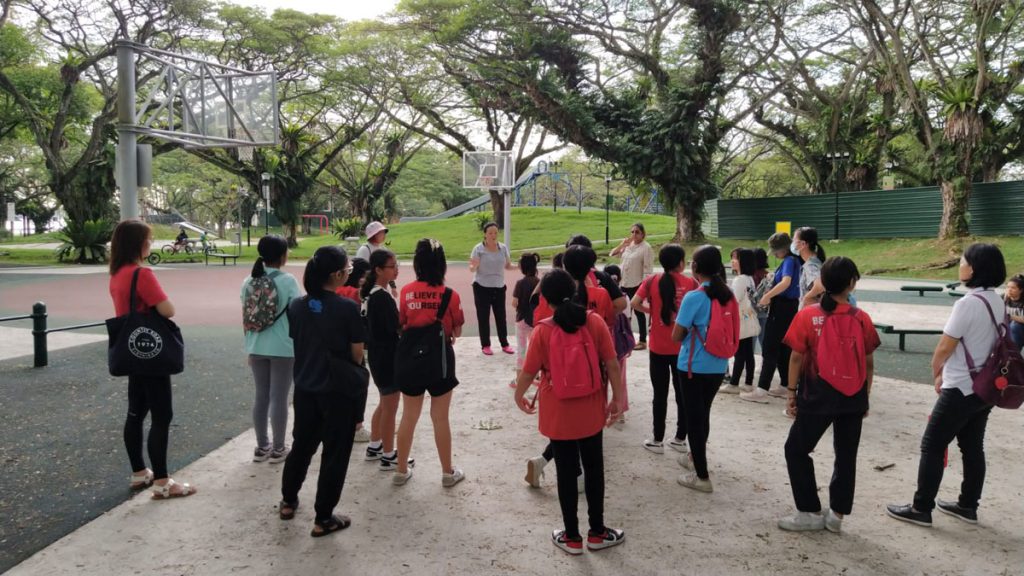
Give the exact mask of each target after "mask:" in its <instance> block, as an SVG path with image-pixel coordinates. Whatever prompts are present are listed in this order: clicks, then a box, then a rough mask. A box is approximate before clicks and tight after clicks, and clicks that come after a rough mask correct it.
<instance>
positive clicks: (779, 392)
mask: <svg viewBox="0 0 1024 576" xmlns="http://www.w3.org/2000/svg"><path fill="white" fill-rule="evenodd" d="M768 395H769V396H774V397H776V398H786V397H788V396H789V390H787V389H786V387H785V386H772V387H771V390H768Z"/></svg>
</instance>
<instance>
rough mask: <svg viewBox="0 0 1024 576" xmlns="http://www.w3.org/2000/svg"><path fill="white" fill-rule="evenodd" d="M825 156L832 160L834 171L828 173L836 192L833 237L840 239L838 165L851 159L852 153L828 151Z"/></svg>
mask: <svg viewBox="0 0 1024 576" xmlns="http://www.w3.org/2000/svg"><path fill="white" fill-rule="evenodd" d="M825 158H827V159H828V160H831V161H832V171H831V172H830V173H829V175H828V176H829V180H831V181H832V188H833V189H834V192H835V209H834V213H833V215H834V217H835V222H834V223H833V224H832V226H833V228H832V233H833V234H832V235H833V238H835V239H836V240H839V186H838V185H837V184H836V165H837V164H839V163H840V162H845V161H846V160H849V158H850V153H849V152H828V153H826V154H825Z"/></svg>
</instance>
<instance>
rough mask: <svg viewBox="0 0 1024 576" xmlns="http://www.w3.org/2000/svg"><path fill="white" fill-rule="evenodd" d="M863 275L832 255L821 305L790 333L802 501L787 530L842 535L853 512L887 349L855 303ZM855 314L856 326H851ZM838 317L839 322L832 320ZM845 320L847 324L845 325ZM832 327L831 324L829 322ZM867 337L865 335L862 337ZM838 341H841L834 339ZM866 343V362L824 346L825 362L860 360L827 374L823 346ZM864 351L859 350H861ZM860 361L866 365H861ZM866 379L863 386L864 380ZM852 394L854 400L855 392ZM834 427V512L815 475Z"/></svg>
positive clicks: (792, 432)
mask: <svg viewBox="0 0 1024 576" xmlns="http://www.w3.org/2000/svg"><path fill="white" fill-rule="evenodd" d="M859 278H860V273H859V272H858V271H857V265H856V264H854V262H853V260H850V259H849V258H845V257H842V256H838V257H833V258H829V259H828V260H827V261H826V262H825V264H824V265H823V266H822V267H821V281H822V284H823V285H824V287H825V295H824V297H823V298H822V299H821V304H820V305H818V304H815V305H811V306H807V307H806V308H804V309H802V310H800V311H799V312H797V315H796V317H795V318H793V322H792V324H790V327H789V330H788V331H787V332H786V337H785V340H784V342H785V344H786V345H787V346H789V347H790V348H792V350H793V354H792V356H790V359H789V382H788V388H789V401H788V404H789V410H790V411H791V412H794V411H795V413H796V420H795V421H794V422H793V426H792V427H791V428H790V429H789V438H788V439H787V440H786V467H787V468H788V469H789V483H790V486H792V488H793V499H794V500H795V501H796V509H797V512H796V514H795V515H793V516H788V517H786V518H782V519H780V520H779V528H781V529H783V530H790V531H805V530H821V529H823V528H824V529H828V530H829V531H831V532H839V531H840V527H841V525H842V522H843V517H844V516H845V515H847V514H849V513H850V510H851V509H852V508H853V491H854V482H855V479H856V474H857V448H858V446H859V445H860V432H861V425H862V423H863V421H864V417H865V416H867V413H868V395H869V394H870V393H871V381H872V379H873V376H874V358H873V354H872V353H873V352H874V350H875V348H878V345H879V344H880V342H879V339H878V332H877V331H875V327H874V324H872V322H871V317H870V316H868V315H867V313H866V312H864V311H863V310H860V309H858V308H852V309H851V307H850V304H849V300H848V298H849V295H850V292H852V291H853V289H854V288H855V287H856V285H857V280H858V279H859ZM850 314H852V315H853V319H854V320H855V321H856V322H850V321H849V318H848V317H847V318H842V317H841V316H848V315H850ZM830 317H832V318H830ZM840 320H844V322H842V323H840ZM826 322H830V324H829V326H828V327H826V326H825V323H826ZM840 329H843V330H850V329H852V330H853V333H850V332H848V331H847V332H839V333H836V332H833V330H840ZM825 330H827V333H826V334H827V335H828V336H827V338H825V339H822V332H823V331H825ZM857 332H859V334H858V333H857ZM833 336H834V337H833ZM858 340H859V341H860V342H861V343H862V344H863V357H862V358H857V354H856V353H854V354H841V353H839V352H838V350H837V351H836V353H835V355H834V356H833V354H832V352H831V350H826V349H822V350H821V351H820V353H822V354H824V353H828V355H826V356H825V357H826V358H828V357H830V356H831V357H833V358H842V359H843V360H852V361H853V362H850V363H846V365H845V369H846V370H847V371H848V372H849V373H848V374H847V373H844V372H842V369H844V366H843V365H842V364H839V363H838V362H839V360H835V361H836V362H837V364H836V365H835V366H833V367H832V370H830V371H828V372H829V373H827V374H826V373H825V372H826V370H825V369H822V370H819V368H820V367H819V366H818V362H817V358H819V347H821V346H827V343H826V342H827V341H832V342H842V343H843V346H842V348H843V349H847V350H849V348H848V346H847V344H848V343H851V342H856V341H858ZM853 348H854V349H856V348H857V346H856V345H854V347H853ZM857 362H860V363H861V364H860V366H859V367H858V366H857V365H856V364H857ZM851 374H854V381H853V382H854V383H855V384H856V383H859V384H860V387H859V389H858V388H855V387H849V388H845V387H844V390H845V391H844V392H840V390H839V389H837V388H836V387H835V386H834V385H833V384H831V383H830V381H832V382H835V384H836V385H837V386H839V385H841V383H842V381H843V380H844V379H845V380H847V381H848V380H849V378H850V375H851ZM861 374H863V375H865V376H866V377H865V379H864V380H863V381H861V380H860V379H859V378H858V376H860V375H861ZM851 393H852V395H849V394H851ZM829 426H831V427H832V436H833V444H834V446H835V464H834V465H833V471H832V482H831V483H830V484H829V510H828V512H827V513H825V514H822V513H821V501H820V500H819V499H818V485H817V483H816V482H815V476H814V461H813V460H812V459H811V452H813V451H814V448H815V446H817V445H818V441H819V440H820V439H821V437H822V435H823V434H824V433H825V431H826V430H827V429H828V428H829Z"/></svg>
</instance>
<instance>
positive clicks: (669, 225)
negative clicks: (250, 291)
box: [0, 208, 1024, 281]
mask: <svg viewBox="0 0 1024 576" xmlns="http://www.w3.org/2000/svg"><path fill="white" fill-rule="evenodd" d="M637 221H639V222H643V223H644V226H645V227H646V228H647V234H648V240H649V241H650V242H651V244H652V245H653V246H654V247H655V250H657V248H658V247H659V246H660V245H661V244H662V243H664V242H667V241H668V240H669V239H671V237H672V235H673V234H674V233H675V219H674V218H673V217H671V216H655V215H647V214H634V213H628V212H612V213H611V214H610V240H611V242H610V244H611V246H614V245H616V244H618V242H619V241H620V240H621V239H622V238H623V237H624V236H625V235H626V233H627V232H628V231H629V228H630V226H631V225H632V224H633V223H634V222H637ZM389 230H390V231H389V233H388V241H389V244H390V248H391V250H393V251H394V252H395V253H396V254H398V255H399V256H400V257H402V258H409V257H411V256H412V252H413V250H414V249H415V246H416V242H417V241H418V240H419V239H420V238H435V239H437V240H439V241H441V243H442V244H443V245H444V247H445V253H446V254H447V256H448V259H449V260H452V261H464V260H466V259H468V257H469V252H470V250H472V249H473V246H474V245H476V243H477V242H479V241H480V240H481V238H482V233H481V232H480V230H479V228H478V227H477V223H476V218H475V216H474V215H472V214H468V215H464V216H459V217H457V218H449V219H446V220H437V221H430V222H409V223H406V224H392V225H389ZM271 232H274V233H281V231H280V230H274V229H272V230H271ZM176 234H177V229H176V228H174V227H169V226H159V227H156V228H155V229H154V236H155V237H156V238H157V240H156V241H155V242H154V244H156V245H157V246H160V245H162V244H163V243H166V242H165V239H169V238H173V237H174V235H176ZM251 234H252V246H248V247H247V246H245V245H244V244H245V234H244V232H243V234H242V242H243V246H242V255H243V256H242V258H241V260H242V261H245V260H249V261H252V260H254V259H255V258H256V242H257V240H258V239H259V237H260V236H262V234H263V230H262V228H254V229H252V231H251ZM572 234H586V235H587V236H588V237H590V239H591V240H592V241H594V247H595V249H597V251H598V254H599V255H600V254H607V252H608V251H609V250H610V249H611V246H606V245H605V244H604V235H605V214H604V212H603V211H600V210H584V211H583V213H582V214H578V213H576V211H575V210H560V211H559V212H557V213H555V212H553V211H552V210H551V209H549V208H514V209H513V210H512V247H513V250H512V252H513V257H515V255H516V254H517V253H519V252H522V251H524V250H532V251H537V252H540V254H541V255H542V256H543V258H544V260H545V261H549V259H550V257H551V255H553V254H555V253H556V252H560V251H561V248H560V246H561V245H563V244H564V243H565V241H566V239H568V238H569V236H571V235H572ZM47 236H50V235H49V234H46V235H38V236H30V237H29V239H26V240H25V241H31V242H39V241H54V240H53V239H52V238H47V239H46V240H40V238H46V237H47ZM228 236H229V237H231V236H233V232H231V231H228ZM500 238H501V236H500V235H499V239H500ZM18 240H19V241H22V239H21V238H19V239H18ZM361 241H362V240H361ZM705 242H707V243H712V244H717V245H719V246H721V248H722V252H723V256H724V257H726V258H727V257H728V253H729V251H731V250H732V249H733V248H736V247H739V246H747V247H756V246H763V247H767V242H766V240H765V239H734V238H722V239H717V238H708V239H706V240H705V241H704V242H701V243H705ZM972 242H991V243H994V244H996V245H998V246H999V247H1000V248H1001V249H1002V250H1003V254H1004V255H1005V257H1006V265H1007V271H1008V272H1009V273H1010V274H1011V275H1012V274H1016V273H1019V272H1022V271H1024V238H1021V237H1019V236H1016V237H1011V236H1004V237H978V238H967V239H964V240H960V241H939V240H935V239H928V238H895V239H856V240H843V241H841V242H838V243H826V244H824V247H825V251H826V252H827V255H829V256H839V255H842V256H848V257H850V258H852V259H853V260H854V261H856V262H857V264H858V266H859V268H860V270H861V273H862V274H865V275H875V276H890V277H896V278H921V279H935V280H949V281H952V280H955V279H956V278H955V276H956V272H955V267H956V260H957V259H958V258H959V254H960V252H961V251H962V249H963V247H964V246H966V245H967V244H970V243H972ZM338 243H339V240H338V238H337V237H336V236H333V235H323V236H319V235H312V236H303V237H300V239H299V246H298V247H297V248H295V249H293V250H292V251H291V257H292V258H293V259H295V260H304V259H306V258H309V257H310V256H312V254H313V252H315V251H316V249H317V248H319V247H320V246H324V245H328V244H338ZM217 244H218V247H219V248H220V250H222V251H224V252H231V253H234V252H235V251H236V248H235V246H234V245H232V244H229V243H228V242H227V241H225V240H218V241H217ZM697 245H698V243H687V244H686V245H685V248H686V251H687V254H692V253H693V250H694V249H695V248H696V247H697ZM7 252H9V254H8V255H3V254H0V263H10V264H19V265H21V264H56V263H57V262H56V259H55V258H54V257H53V253H52V252H51V251H49V250H18V249H12V250H8V251H7ZM176 260H177V258H173V257H172V258H171V259H170V260H169V261H171V262H174V261H176ZM616 260H617V259H616V258H609V257H607V256H603V257H602V258H601V261H602V262H605V263H610V262H615V261H616Z"/></svg>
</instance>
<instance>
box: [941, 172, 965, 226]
mask: <svg viewBox="0 0 1024 576" xmlns="http://www.w3.org/2000/svg"><path fill="white" fill-rule="evenodd" d="M939 187H940V189H941V190H942V223H941V224H940V225H939V239H942V240H946V239H950V238H963V237H964V236H967V235H968V233H969V232H970V230H969V227H968V225H967V202H968V200H970V197H971V183H970V181H968V179H967V178H963V177H956V178H953V179H944V180H943V181H942V182H941V183H940V184H939Z"/></svg>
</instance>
